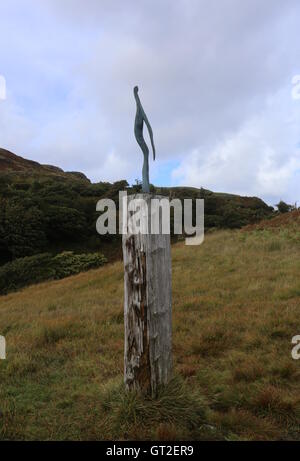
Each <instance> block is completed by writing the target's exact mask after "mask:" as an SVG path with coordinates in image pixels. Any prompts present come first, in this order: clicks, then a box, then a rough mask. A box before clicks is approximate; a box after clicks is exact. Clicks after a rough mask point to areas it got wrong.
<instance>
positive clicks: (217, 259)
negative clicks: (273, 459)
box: [0, 229, 300, 440]
mask: <svg viewBox="0 0 300 461" xmlns="http://www.w3.org/2000/svg"><path fill="white" fill-rule="evenodd" d="M172 258H173V348H174V369H175V373H174V375H175V377H174V379H173V380H172V381H171V382H170V384H169V386H168V387H167V388H166V389H162V390H161V392H160V395H159V397H158V399H157V400H151V399H145V398H142V397H140V396H139V395H136V394H134V393H132V394H129V395H128V394H126V393H125V392H124V388H123V385H122V373H123V315H122V311H123V300H122V297H123V266H122V263H121V262H115V263H113V264H109V265H107V266H106V267H103V268H100V269H97V270H92V271H90V272H88V273H83V274H79V275H76V276H73V277H70V278H67V279H64V280H60V281H54V282H49V283H42V284H39V285H36V286H32V287H29V288H27V289H24V290H22V291H20V292H18V293H13V294H9V295H7V296H3V297H1V298H0V334H2V335H4V336H5V337H6V341H7V360H6V361H0V383H1V384H0V439H8V440H12V439H13V440H15V439H21V440H23V439H26V440H34V439H44V440H64V439H67V440H71V439H72V440H74V439H75V440H86V439H89V440H102V439H119V440H127V439H159V440H179V439H181V440H183V439H189V438H192V439H199V440H203V439H212V440H224V439H225V440H278V439H280V440H287V439H289V440H300V430H299V426H300V424H299V423H300V397H299V380H300V363H299V362H297V361H295V360H293V359H292V357H291V349H292V345H291V339H292V337H293V336H295V335H296V334H300V331H299V296H300V282H299V269H300V242H299V240H298V238H297V237H295V233H294V232H292V231H288V230H285V229H283V230H282V231H278V229H277V230H276V232H273V231H272V229H271V230H270V229H269V230H268V229H267V230H266V229H265V230H261V231H260V230H257V229H253V230H249V231H247V232H240V231H218V232H214V233H210V234H208V235H207V237H206V239H205V242H204V243H203V245H201V246H199V247H186V246H184V244H183V243H179V244H176V245H175V246H174V247H173V249H172Z"/></svg>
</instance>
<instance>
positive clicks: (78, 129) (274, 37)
mask: <svg viewBox="0 0 300 461" xmlns="http://www.w3.org/2000/svg"><path fill="white" fill-rule="evenodd" d="M71 4H72V8H71ZM153 5H154V7H153ZM88 6H89V8H87V7H86V4H85V5H84V4H83V3H82V2H80V1H79V0H73V1H72V2H70V0H64V1H63V2H58V1H57V0H45V1H44V2H43V4H42V5H41V4H39V5H38V6H37V4H36V2H34V1H33V0H29V1H26V2H25V1H24V0H19V1H16V0H12V1H11V2H10V3H9V4H1V6H0V13H1V28H0V37H1V40H2V44H3V49H2V60H1V66H0V76H1V77H2V78H3V79H5V84H6V88H5V92H3V91H2V93H1V91H0V93H1V94H2V95H4V96H5V97H0V144H1V146H3V148H4V149H7V150H9V151H11V152H13V153H15V154H17V155H19V156H22V157H24V158H27V159H32V160H35V161H37V162H39V163H41V164H52V165H57V166H58V167H60V168H63V169H64V170H65V171H74V170H75V171H81V172H83V173H84V174H85V175H86V176H87V177H88V178H90V179H91V180H92V181H93V182H99V181H108V182H114V181H117V180H120V179H121V178H122V179H126V180H127V181H128V183H130V184H132V183H133V182H134V181H135V179H141V169H142V154H141V152H140V149H139V147H138V145H137V144H136V141H135V139H134V134H133V125H134V116H135V103H134V98H133V87H134V86H135V85H138V86H139V94H140V98H141V101H142V104H143V106H144V108H145V111H146V113H147V115H148V118H149V120H150V123H151V125H152V128H153V132H154V142H155V145H156V148H157V159H156V161H155V162H153V161H150V182H151V183H153V184H155V185H157V186H158V187H159V186H163V187H196V188H200V187H203V188H205V189H209V190H212V191H214V192H215V191H220V192H223V193H232V194H238V195H243V196H256V197H259V198H262V199H263V200H264V201H265V202H266V203H268V204H270V205H272V206H274V204H275V203H278V202H279V201H280V200H284V201H285V202H287V203H292V204H293V203H295V202H299V198H300V181H299V178H300V174H299V173H300V151H299V148H300V139H299V133H298V132H299V128H298V127H299V125H300V124H299V122H300V100H299V98H298V97H297V94H296V97H294V96H295V93H293V91H294V90H295V85H296V84H297V83H298V80H297V76H298V75H299V74H300V63H298V62H297V60H298V56H299V51H300V44H298V43H297V32H298V24H297V18H298V17H299V13H300V5H299V3H298V2H297V1H296V0H288V1H287V2H285V3H284V4H282V2H280V1H279V0H276V1H274V2H273V4H272V8H270V7H269V6H268V5H265V4H264V5H262V4H261V3H260V2H259V1H258V0H255V1H250V0H247V1H245V2H244V3H243V5H241V4H240V2H238V1H237V0H226V1H224V2H223V3H222V5H220V4H219V3H218V2H217V1H216V0H214V1H212V2H211V1H210V2H208V1H207V0H202V1H201V2H200V3H199V2H196V1H193V0H191V1H189V2H188V3H187V2H186V1H184V0H180V1H178V2H176V4H174V2H171V1H169V0H166V1H165V2H164V3H159V7H157V8H155V4H154V2H148V1H145V2H143V3H142V4H136V3H135V2H133V1H129V2H128V3H127V4H126V8H125V7H124V4H122V3H121V2H120V1H117V2H114V4H111V3H110V2H108V1H103V2H97V1H95V0H90V1H89V2H88ZM11 24H14V27H13V28H12V27H11ZM2 90H3V88H2ZM293 94H294V96H293ZM145 137H146V139H147V142H148V136H147V133H146V130H145Z"/></svg>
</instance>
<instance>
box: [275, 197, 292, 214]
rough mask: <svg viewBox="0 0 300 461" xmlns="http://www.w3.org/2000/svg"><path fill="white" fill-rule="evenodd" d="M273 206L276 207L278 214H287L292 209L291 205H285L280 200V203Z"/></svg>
mask: <svg viewBox="0 0 300 461" xmlns="http://www.w3.org/2000/svg"><path fill="white" fill-rule="evenodd" d="M275 206H277V208H278V211H279V213H288V212H289V211H292V209H293V206H292V205H288V204H287V203H285V202H283V201H282V200H280V202H279V203H277V205H275Z"/></svg>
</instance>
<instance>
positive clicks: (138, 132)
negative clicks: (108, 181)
mask: <svg viewBox="0 0 300 461" xmlns="http://www.w3.org/2000/svg"><path fill="white" fill-rule="evenodd" d="M138 91H139V89H138V87H137V86H135V87H134V89H133V93H134V97H135V100H136V116H135V123H134V134H135V138H136V140H137V142H138V144H139V146H140V148H141V149H142V152H143V154H144V164H143V185H142V190H143V192H146V193H149V192H150V184H149V149H148V146H147V144H146V142H145V139H144V136H143V127H144V122H145V123H146V126H147V128H148V131H149V135H150V140H151V145H152V150H153V160H155V147H154V142H153V132H152V128H151V125H150V123H149V120H148V119H147V115H146V114H145V112H144V109H143V106H142V104H141V101H140V98H139V95H138Z"/></svg>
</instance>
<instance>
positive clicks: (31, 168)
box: [0, 148, 90, 183]
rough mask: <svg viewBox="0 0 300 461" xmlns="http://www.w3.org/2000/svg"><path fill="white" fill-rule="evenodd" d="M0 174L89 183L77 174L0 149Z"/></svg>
mask: <svg viewBox="0 0 300 461" xmlns="http://www.w3.org/2000/svg"><path fill="white" fill-rule="evenodd" d="M0 174H1V175H2V176H3V175H5V174H11V175H14V176H15V177H16V178H17V177H20V178H22V177H29V176H30V177H31V178H41V177H45V176H46V177H47V176H50V177H54V178H56V179H70V178H72V179H80V180H82V181H85V182H88V183H90V180H89V179H88V178H87V177H86V176H85V175H84V174H83V173H79V172H74V171H73V172H65V171H63V170H62V169H61V168H58V167H57V166H52V165H41V164H40V163H38V162H35V161H33V160H27V159H25V158H23V157H20V156H19V155H16V154H13V153H12V152H10V151H8V150H6V149H1V148H0Z"/></svg>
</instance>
